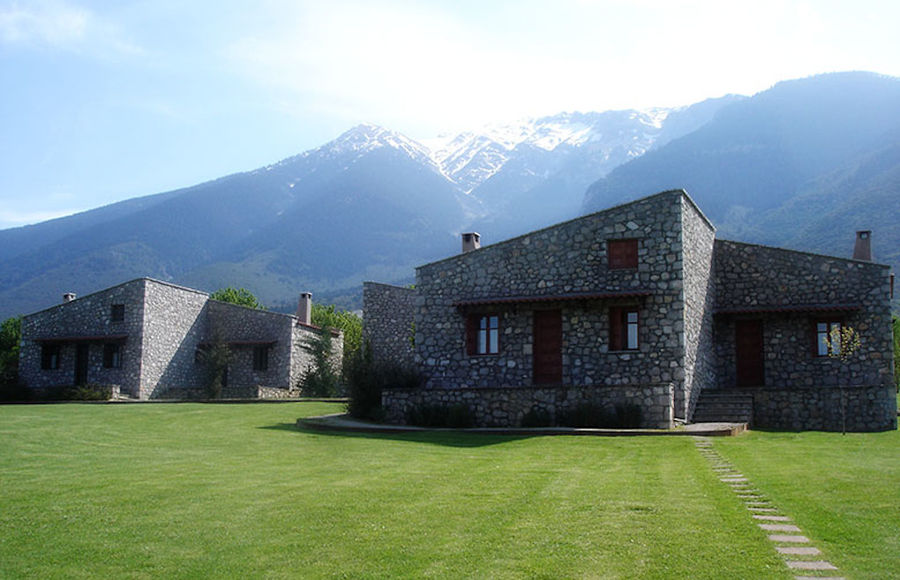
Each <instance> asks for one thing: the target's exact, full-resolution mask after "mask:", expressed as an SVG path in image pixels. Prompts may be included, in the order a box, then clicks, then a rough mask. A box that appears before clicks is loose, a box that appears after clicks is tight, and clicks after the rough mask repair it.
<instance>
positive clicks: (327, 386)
mask: <svg viewBox="0 0 900 580" xmlns="http://www.w3.org/2000/svg"><path fill="white" fill-rule="evenodd" d="M302 346H303V348H304V349H305V350H306V351H307V352H309V353H310V354H311V355H312V359H313V362H312V364H310V365H309V366H308V367H307V368H306V373H304V375H303V377H302V378H301V379H300V381H299V382H298V385H297V386H298V387H300V394H301V395H303V396H304V397H335V396H337V395H338V392H339V391H340V388H341V377H340V375H339V374H338V373H337V372H335V370H334V364H332V357H331V351H332V348H331V328H329V327H327V326H326V327H323V328H322V329H321V330H320V331H319V334H318V335H317V336H316V337H314V338H307V339H305V340H304V341H303V345H302Z"/></svg>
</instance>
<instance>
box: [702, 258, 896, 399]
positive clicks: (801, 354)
mask: <svg viewBox="0 0 900 580" xmlns="http://www.w3.org/2000/svg"><path fill="white" fill-rule="evenodd" d="M715 267H716V288H717V302H716V310H717V311H718V314H717V316H716V322H715V329H716V355H717V360H718V373H717V374H718V384H719V386H720V387H726V388H727V387H732V386H734V385H735V384H736V377H735V344H734V340H735V334H734V326H735V324H734V323H735V320H737V319H741V318H752V319H758V320H761V321H762V326H763V344H764V356H765V365H764V367H765V385H766V386H770V387H779V388H782V389H787V388H797V387H815V386H818V385H823V386H837V385H841V384H842V385H856V386H859V385H884V386H887V385H891V384H892V380H893V379H892V376H893V362H892V361H893V336H892V333H891V313H890V280H889V268H888V267H887V266H882V265H879V264H874V263H871V262H862V261H858V260H845V259H841V258H832V257H827V256H819V255H815V254H807V253H802V252H794V251H791V250H783V249H778V248H768V247H764V246H756V245H751V244H742V243H737V242H725V241H716V255H715ZM842 307H846V308H845V309H842ZM791 308H793V309H795V310H793V311H791V310H789V309H791ZM779 309H781V310H785V309H788V311H778V310H779ZM823 319H824V320H837V321H840V322H841V323H842V324H844V325H846V326H851V327H853V328H854V329H856V330H857V331H858V332H859V333H860V343H861V344H860V349H859V350H858V352H857V353H856V354H855V355H854V356H853V357H851V360H849V361H848V362H847V363H846V364H844V363H842V362H841V361H839V360H835V359H831V358H828V357H818V356H816V355H815V351H814V348H813V347H814V340H815V336H814V333H813V329H814V324H815V322H816V321H817V320H823ZM804 392H805V391H804Z"/></svg>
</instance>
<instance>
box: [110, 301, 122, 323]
mask: <svg viewBox="0 0 900 580" xmlns="http://www.w3.org/2000/svg"><path fill="white" fill-rule="evenodd" d="M109 319H110V321H112V322H123V321H124V320H125V305H124V304H113V305H112V307H111V308H110V310H109Z"/></svg>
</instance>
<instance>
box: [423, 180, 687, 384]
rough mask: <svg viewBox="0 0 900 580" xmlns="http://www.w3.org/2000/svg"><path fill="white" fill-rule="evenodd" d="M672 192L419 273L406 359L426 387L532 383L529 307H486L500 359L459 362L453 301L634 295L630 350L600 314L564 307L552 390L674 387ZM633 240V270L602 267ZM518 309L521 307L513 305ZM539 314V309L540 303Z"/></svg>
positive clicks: (675, 207) (461, 336) (679, 365)
mask: <svg viewBox="0 0 900 580" xmlns="http://www.w3.org/2000/svg"><path fill="white" fill-rule="evenodd" d="M683 197H684V194H683V192H681V191H672V192H664V193H661V194H657V195H655V196H651V197H648V198H645V199H642V200H638V201H636V202H632V203H629V204H625V205H622V206H618V207H615V208H612V209H610V210H607V211H604V212H600V213H597V214H592V215H589V216H585V217H582V218H578V219H575V220H572V221H569V222H565V223H562V224H558V225H556V226H552V227H549V228H546V229H543V230H539V231H536V232H532V233H530V234H526V235H524V236H520V237H517V238H513V239H511V240H507V241H505V242H500V243H497V244H494V245H490V246H486V247H483V248H481V249H479V250H475V251H472V252H469V253H467V254H464V255H459V256H455V257H452V258H448V259H445V260H442V261H439V262H434V263H432V264H428V265H425V266H422V267H420V268H418V270H417V280H416V293H417V294H418V295H419V300H418V302H417V304H418V306H417V312H416V356H417V360H418V361H419V363H420V368H421V369H422V371H423V372H424V373H425V374H426V375H427V377H428V383H427V385H428V386H429V387H475V386H478V387H491V386H497V385H500V386H524V385H530V384H531V383H532V376H533V370H532V369H533V363H532V352H533V344H532V334H533V330H532V324H533V322H532V318H531V314H530V312H531V311H532V310H533V309H534V308H536V307H540V305H538V306H536V305H534V304H528V305H519V306H516V305H507V306H505V307H504V306H502V305H501V306H496V307H490V306H485V307H483V308H481V309H480V310H475V309H473V310H472V311H473V312H477V311H486V312H492V311H496V312H497V313H498V314H499V315H500V319H501V320H500V332H501V336H500V353H499V354H498V355H490V356H469V355H467V353H466V347H465V336H466V330H465V329H466V323H465V316H464V314H463V313H462V312H460V310H459V309H457V307H456V306H454V302H456V301H458V300H467V299H468V300H471V299H478V298H484V297H503V296H529V297H535V296H537V297H539V296H552V295H557V294H564V293H581V292H594V293H596V292H629V291H631V292H636V291H647V292H650V293H651V295H649V296H647V297H646V298H643V299H630V300H629V302H630V304H636V305H638V306H639V316H640V320H641V325H640V330H639V333H640V335H639V349H638V350H635V351H620V352H615V351H611V350H610V348H609V307H610V306H612V305H622V304H623V303H624V301H622V300H620V301H618V302H616V301H606V300H604V301H599V302H598V301H594V302H590V303H584V304H579V303H574V302H567V303H565V306H563V307H562V316H563V321H562V322H563V337H562V341H563V351H562V352H563V361H562V362H563V377H562V382H563V384H569V385H613V384H647V383H660V382H672V383H674V384H675V391H676V392H679V391H681V389H682V387H683V382H684V376H685V373H684V366H683V365H684V338H683V328H682V325H683V315H684V314H683V313H684V302H683V296H684V294H683V291H682V237H681V212H682V205H681V204H682V201H681V200H682V199H683ZM625 238H637V239H638V240H639V242H638V248H639V266H638V268H637V269H625V270H611V269H609V268H608V263H607V248H606V246H607V240H610V239H625ZM524 306H527V308H526V307H524ZM544 307H546V305H544Z"/></svg>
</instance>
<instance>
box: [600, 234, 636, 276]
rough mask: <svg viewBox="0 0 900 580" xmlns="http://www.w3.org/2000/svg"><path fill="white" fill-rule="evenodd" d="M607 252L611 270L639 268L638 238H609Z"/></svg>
mask: <svg viewBox="0 0 900 580" xmlns="http://www.w3.org/2000/svg"><path fill="white" fill-rule="evenodd" d="M606 254H607V260H608V264H609V268H610V270H620V269H627V268H637V267H638V241H637V238H632V239H628V240H607V242H606Z"/></svg>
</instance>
